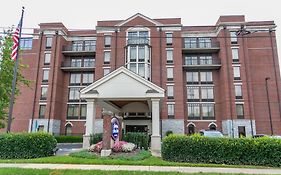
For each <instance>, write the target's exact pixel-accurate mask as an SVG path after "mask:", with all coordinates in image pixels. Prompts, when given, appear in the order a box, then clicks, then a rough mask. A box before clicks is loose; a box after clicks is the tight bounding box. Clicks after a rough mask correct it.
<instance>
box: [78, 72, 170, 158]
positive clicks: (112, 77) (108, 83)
mask: <svg viewBox="0 0 281 175" xmlns="http://www.w3.org/2000/svg"><path fill="white" fill-rule="evenodd" d="M164 95H165V91H164V89H162V88H161V87H159V86H157V85H155V84H154V83H152V82H150V81H148V80H146V79H144V78H143V77H141V76H139V75H138V74H136V73H134V72H132V71H130V70H128V69H127V68H125V67H120V68H118V69H116V70H115V71H113V72H111V73H109V74H108V75H106V76H104V77H103V78H101V79H99V80H97V81H95V82H94V83H93V84H91V85H89V86H88V87H86V88H84V89H82V90H81V98H83V99H86V101H87V117H86V132H85V135H84V138H83V147H84V148H86V147H88V146H89V137H90V134H93V133H94V132H93V131H94V126H95V125H94V123H95V118H96V116H95V115H96V109H95V108H96V105H99V106H101V107H102V108H104V109H106V110H107V111H111V112H112V113H120V112H127V110H128V105H125V106H122V105H116V104H118V101H119V102H122V103H124V101H128V102H130V101H131V102H132V103H131V104H133V103H134V104H137V103H136V101H142V102H143V101H146V102H147V106H148V108H149V110H150V111H151V112H152V116H151V117H152V136H151V150H152V152H155V153H157V154H158V153H159V152H160V148H161V145H160V142H161V138H160V104H161V101H162V99H163V98H164ZM119 104H120V103H119ZM139 107H140V108H145V107H144V105H139Z"/></svg>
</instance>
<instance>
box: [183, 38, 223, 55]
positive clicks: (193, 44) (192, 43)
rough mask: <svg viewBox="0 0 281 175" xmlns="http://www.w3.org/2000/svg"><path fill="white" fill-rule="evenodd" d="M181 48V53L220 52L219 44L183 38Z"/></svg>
mask: <svg viewBox="0 0 281 175" xmlns="http://www.w3.org/2000/svg"><path fill="white" fill-rule="evenodd" d="M188 39H189V38H188ZM183 47H184V48H182V52H183V53H217V52H218V51H219V50H220V43H219V42H216V41H211V40H200V38H199V39H198V38H194V40H187V38H185V39H184V43H183Z"/></svg>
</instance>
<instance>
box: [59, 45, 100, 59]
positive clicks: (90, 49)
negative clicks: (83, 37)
mask: <svg viewBox="0 0 281 175" xmlns="http://www.w3.org/2000/svg"><path fill="white" fill-rule="evenodd" d="M62 53H63V54H64V55H66V56H78V55H79V56H80V55H88V56H92V55H95V53H96V45H84V44H81V45H76V44H75V45H74V44H72V45H68V46H63V48H62Z"/></svg>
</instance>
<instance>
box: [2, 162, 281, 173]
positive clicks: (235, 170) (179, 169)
mask: <svg viewBox="0 0 281 175" xmlns="http://www.w3.org/2000/svg"><path fill="white" fill-rule="evenodd" d="M0 168H34V169H79V170H107V171H109V170H111V171H120V170H128V171H161V172H169V171H173V172H182V173H201V172H202V173H244V174H281V169H249V168H212V167H169V166H129V165H128V166H127V165H79V164H22V163H17V164H15V163H13V164H11V163H3V164H2V163H1V164H0Z"/></svg>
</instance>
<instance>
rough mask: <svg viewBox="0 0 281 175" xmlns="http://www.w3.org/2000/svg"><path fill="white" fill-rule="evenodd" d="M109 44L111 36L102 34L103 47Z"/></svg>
mask: <svg viewBox="0 0 281 175" xmlns="http://www.w3.org/2000/svg"><path fill="white" fill-rule="evenodd" d="M110 45H111V36H110V35H105V36H104V47H110Z"/></svg>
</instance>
